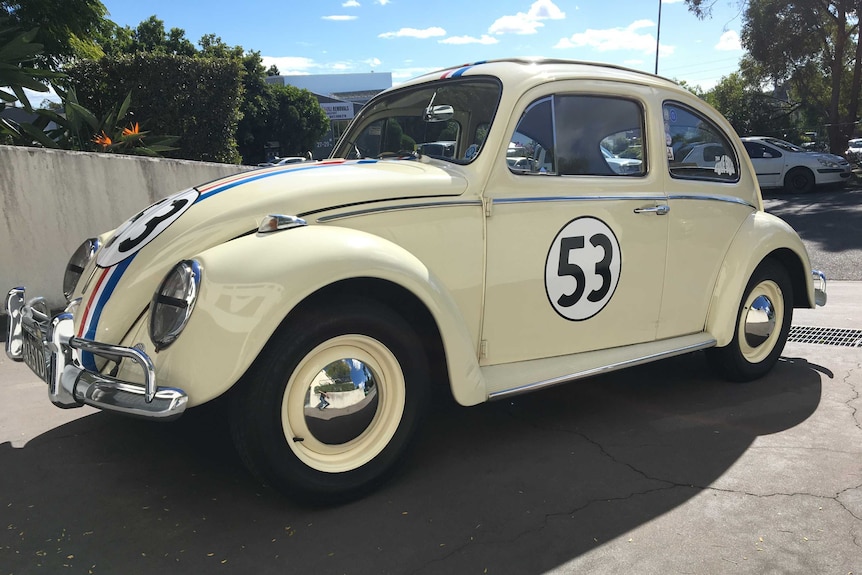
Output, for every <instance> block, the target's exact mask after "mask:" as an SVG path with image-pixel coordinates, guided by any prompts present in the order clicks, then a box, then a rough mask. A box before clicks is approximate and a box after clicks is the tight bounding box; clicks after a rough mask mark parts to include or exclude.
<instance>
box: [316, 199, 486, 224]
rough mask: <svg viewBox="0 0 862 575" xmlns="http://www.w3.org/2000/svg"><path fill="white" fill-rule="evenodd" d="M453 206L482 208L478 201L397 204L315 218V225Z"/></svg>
mask: <svg viewBox="0 0 862 575" xmlns="http://www.w3.org/2000/svg"><path fill="white" fill-rule="evenodd" d="M454 206H479V207H481V206H482V202H481V201H480V200H457V201H452V202H423V203H420V204H399V205H397V206H381V207H375V208H366V209H364V210H354V211H352V212H344V213H343V214H333V215H331V216H321V217H319V218H317V220H316V221H317V223H319V224H322V223H325V222H331V221H334V220H340V219H343V218H352V217H354V216H364V215H368V214H374V213H382V212H394V211H399V210H416V209H420V208H449V207H454Z"/></svg>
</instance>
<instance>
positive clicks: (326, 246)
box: [7, 60, 825, 499]
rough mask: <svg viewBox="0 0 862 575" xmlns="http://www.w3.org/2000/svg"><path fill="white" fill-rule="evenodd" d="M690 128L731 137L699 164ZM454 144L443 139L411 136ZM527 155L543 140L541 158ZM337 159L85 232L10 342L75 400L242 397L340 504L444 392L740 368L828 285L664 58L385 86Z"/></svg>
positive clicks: (476, 70)
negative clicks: (431, 149) (615, 374)
mask: <svg viewBox="0 0 862 575" xmlns="http://www.w3.org/2000/svg"><path fill="white" fill-rule="evenodd" d="M447 98H449V99H447ZM589 111H593V112H596V111H598V112H601V113H592V114H587V113H585V112H589ZM566 114H575V115H574V116H573V117H579V118H591V120H590V122H591V123H589V125H588V126H586V128H588V129H586V128H585V129H584V130H583V131H582V132H578V131H577V130H574V131H572V130H571V129H570V128H569V126H572V125H573V124H572V123H571V122H563V121H562V120H563V119H565V117H566ZM689 118H690V120H689ZM396 119H397V120H398V121H397V122H396V121H395V120H396ZM584 122H585V123H586V120H584ZM393 124H398V126H399V129H401V128H403V130H402V131H398V130H396V131H395V132H392V131H391V128H392V126H393ZM703 125H707V127H708V129H707V130H705V131H701V132H699V133H697V134H695V133H693V131H694V130H702V128H698V126H703ZM402 132H403V133H402ZM420 132H421V133H420ZM570 132H571V133H570ZM393 133H394V134H395V136H393V137H394V138H395V139H396V140H397V144H396V145H394V147H392V146H387V145H385V142H386V141H387V140H388V139H389V138H390V135H391V134H393ZM405 135H406V136H408V137H407V138H406V139H405V137H404V136H405ZM590 138H592V139H590ZM681 138H682V139H689V140H692V141H698V140H699V139H700V140H702V139H703V138H707V139H708V140H709V139H711V141H713V142H715V143H717V145H719V146H722V147H723V150H724V153H723V154H720V158H719V159H718V160H717V161H716V163H715V165H711V166H706V167H704V166H701V165H690V164H687V163H685V162H682V161H680V160H681V159H680V158H676V157H675V156H674V146H675V144H677V143H678V142H679V140H680V139H681ZM439 141H445V142H447V143H452V146H453V149H454V155H450V151H451V150H449V149H448V148H447V153H446V155H445V156H440V157H434V156H429V155H427V154H421V153H416V151H415V149H414V148H415V146H416V144H417V143H422V142H439ZM405 143H406V145H405ZM584 143H589V146H588V147H587V148H585V149H583V150H581V151H577V148H578V146H583V144H584ZM611 145H615V146H617V147H619V146H628V147H631V148H632V149H637V150H639V153H640V158H641V164H640V166H638V167H637V168H636V169H638V171H636V172H634V173H631V174H625V175H620V174H618V173H617V172H616V171H614V170H612V169H611V167H610V166H608V165H607V163H606V162H604V160H602V158H603V157H604V156H602V153H601V148H602V147H609V146H611ZM363 146H366V147H367V146H371V147H372V149H371V153H369V151H368V149H365V150H363ZM512 149H517V150H519V154H523V153H526V152H529V154H531V156H530V158H529V160H530V162H529V165H530V166H531V167H530V168H529V169H528V170H524V169H521V168H519V169H514V168H512V167H511V166H510V162H507V155H508V154H509V153H511V152H510V150H512ZM617 151H618V150H614V153H616V152H617ZM336 153H339V154H341V155H343V156H348V158H347V159H332V160H328V161H324V162H317V163H303V164H297V165H293V166H286V167H283V168H282V167H275V168H265V169H261V170H255V171H253V172H249V173H246V174H241V175H237V176H233V177H230V178H226V179H223V180H219V181H216V182H211V183H209V184H205V185H202V186H199V187H197V188H195V189H190V190H186V191H184V192H181V193H179V194H175V195H174V196H170V197H168V198H166V199H165V200H163V201H162V202H160V203H158V204H156V205H154V206H152V207H151V208H148V210H145V211H144V212H142V213H141V214H138V215H137V216H135V217H134V218H132V219H131V220H130V221H129V222H127V223H126V224H124V225H123V226H121V227H120V228H118V229H117V230H115V231H114V232H112V233H110V234H106V235H104V236H103V237H102V238H100V240H99V241H98V242H94V243H93V244H92V245H91V249H90V248H86V249H83V252H81V251H80V250H79V254H78V256H76V257H77V258H78V259H77V260H74V259H73V263H74V261H78V262H80V264H82V265H81V266H80V267H81V268H82V269H78V268H74V269H73V272H72V280H71V281H70V284H71V286H70V289H69V291H70V293H69V295H68V297H69V299H70V305H69V308H68V309H67V310H66V312H65V313H64V314H61V315H60V316H58V317H57V318H55V319H54V320H53V322H51V321H50V319H49V318H48V317H47V310H45V309H42V307H43V306H42V305H41V304H40V303H39V302H38V301H33V302H28V303H25V297H24V289H23V288H18V289H16V290H12V291H11V292H10V294H9V297H8V298H7V307H8V309H9V312H10V316H11V318H12V319H11V321H10V333H9V337H8V338H7V352H8V353H9V355H10V356H11V357H13V358H15V359H21V358H24V359H26V360H27V361H28V363H29V364H31V365H32V366H34V369H35V370H36V371H38V372H41V375H43V376H44V377H45V378H46V380H47V381H48V383H49V387H50V394H51V398H52V400H53V401H54V402H55V403H56V404H58V405H61V406H64V407H73V406H77V405H82V404H91V405H95V406H97V407H100V408H103V409H112V410H116V411H121V412H125V413H130V414H133V415H140V416H145V417H150V418H163V419H169V418H173V417H177V416H178V415H180V414H181V413H182V412H183V411H184V410H185V409H186V408H187V407H194V406H196V405H200V404H203V403H206V402H208V401H211V400H213V399H215V398H217V397H219V396H222V395H224V394H225V393H228V392H230V393H233V394H236V396H235V398H234V399H235V401H234V403H235V404H236V405H239V407H236V408H234V409H233V411H232V415H231V417H232V425H233V428H234V432H235V437H236V438H237V443H238V446H239V448H240V451H241V453H242V454H243V457H244V459H245V460H246V461H247V463H248V464H249V466H250V468H252V470H254V471H255V472H256V473H258V474H259V475H260V476H261V477H263V478H264V479H265V480H267V481H270V482H272V483H274V484H275V485H277V486H280V487H282V488H283V489H284V490H285V491H288V492H292V493H299V494H304V495H307V496H310V497H320V498H328V499H332V498H338V497H349V496H355V495H357V494H359V493H362V492H364V490H366V489H367V487H368V486H370V485H372V484H374V483H376V482H378V481H379V480H380V479H381V478H382V477H383V476H384V475H385V474H386V472H387V471H388V470H389V469H391V468H392V466H393V464H394V461H395V460H396V459H397V458H398V456H399V454H401V453H402V452H403V450H404V446H405V445H406V442H407V441H408V439H409V436H410V434H411V432H412V428H413V426H414V424H415V422H417V421H418V420H419V417H418V415H419V414H420V413H421V411H422V407H423V406H422V405H418V404H417V403H423V402H426V399H427V397H426V394H427V389H426V388H428V387H430V386H431V385H440V386H445V387H447V388H448V389H449V390H451V393H452V396H453V397H454V398H455V400H456V401H457V402H458V403H460V404H462V405H474V404H478V403H481V402H483V401H487V400H489V399H494V398H500V397H507V396H509V395H512V394H516V393H522V392H525V391H530V390H533V389H538V388H543V387H546V386H548V385H554V384H557V383H561V382H563V381H570V380H573V379H577V378H579V377H584V376H588V375H592V374H595V373H599V372H602V371H607V370H612V369H618V368H621V367H626V366H630V365H635V364H638V363H643V362H646V361H653V360H656V359H660V358H662V357H669V356H672V355H676V354H680V353H686V352H690V351H695V350H700V349H708V348H720V349H722V350H730V351H725V352H722V353H730V352H732V353H735V355H734V358H736V360H737V363H738V367H739V369H741V370H742V371H743V372H744V373H741V374H740V373H737V374H735V375H734V374H730V375H731V376H732V377H734V376H735V377H736V378H737V379H751V378H752V377H757V376H758V375H761V374H762V373H764V372H765V371H766V370H768V369H769V368H770V367H771V365H772V363H774V360H775V359H777V354H778V353H780V350H781V347H782V346H783V343H784V338H786V335H787V334H786V328H787V327H789V321H790V313H791V311H792V307H813V306H814V305H815V300H816V299H818V298H819V299H820V300H821V302H825V280H823V278H822V275H821V276H816V278H817V281H816V285H817V289H815V284H814V283H813V282H812V281H811V272H810V269H809V261H808V256H807V254H806V251H805V248H804V247H803V245H802V243H801V241H800V240H799V238H798V236H797V235H796V234H795V233H794V232H793V230H792V229H790V228H789V227H788V226H787V225H786V224H784V223H783V222H782V221H781V220H779V219H777V218H774V217H772V216H770V215H768V214H766V213H765V212H763V208H762V203H761V199H760V192H759V188H758V185H757V181H756V179H755V176H754V171H753V169H752V166H751V163H750V162H749V160H748V157H747V155H746V154H745V151H744V149H743V148H742V145H741V143H740V141H739V139H738V138H737V137H736V135H735V134H734V132H733V130H732V128H731V127H730V125H729V124H728V123H727V122H726V121H725V120H724V118H722V117H721V115H720V114H718V113H717V112H715V111H714V110H712V109H711V108H709V107H708V106H707V105H705V104H704V103H703V102H702V101H700V100H699V99H697V98H696V97H694V96H693V95H692V94H690V93H689V92H688V91H686V90H684V89H682V88H680V87H678V86H676V85H675V84H673V83H671V82H668V81H666V80H664V79H661V78H659V77H656V76H652V75H648V74H643V73H639V72H635V71H631V70H625V69H621V68H613V67H605V66H597V65H592V64H585V63H574V62H561V61H541V60H540V61H532V60H509V61H496V62H488V63H481V64H476V65H469V66H463V67H459V68H453V69H448V70H443V71H440V72H438V73H435V74H431V75H428V76H424V77H421V78H417V79H415V80H413V81H411V82H408V83H406V84H404V85H402V86H400V87H399V88H397V89H395V90H393V91H390V92H388V93H384V94H382V95H380V96H378V97H377V98H376V99H375V100H372V102H370V103H369V104H368V105H367V106H366V107H365V109H364V110H363V112H362V113H361V114H360V115H359V116H358V117H357V119H356V120H355V121H354V123H353V124H352V125H351V128H350V129H349V130H348V132H347V133H346V134H345V136H344V137H343V138H342V140H341V142H340V143H339V144H338V146H337V147H336ZM351 156H352V157H351ZM602 162H604V163H602ZM178 262H187V263H186V264H179V267H177V266H178ZM183 266H185V267H183ZM776 268H780V269H781V270H783V271H779V272H775V271H774V270H775V269H776ZM764 269H766V270H767V273H766V274H765V279H764V277H763V276H764V271H763V270H764ZM172 270H173V271H172ZM76 274H77V275H76ZM172 274H173V275H172ZM776 274H777V275H778V276H781V277H778V278H776V277H773V276H775V275H776ZM78 276H79V277H80V279H78ZM67 277H68V276H67ZM752 278H754V279H755V280H757V281H752ZM154 294H156V295H155V296H154ZM790 294H792V295H790ZM788 298H789V299H788ZM151 302H152V303H151ZM764 302H768V303H769V304H770V305H769V306H763V305H761V304H763V303H764ZM766 308H768V309H766ZM165 310H168V312H166V311H165ZM755 312H756V313H755ZM752 314H754V315H752ZM342 315H343V316H344V317H349V318H351V319H341V318H342ZM154 316H156V317H155V318H154ZM384 319H388V321H383V320H384ZM761 319H762V321H761ZM173 321H175V322H176V325H178V326H179V327H178V329H176V330H174V331H173V332H171V331H170V330H167V331H168V332H170V333H168V335H167V336H165V337H162V336H161V335H160V336H159V337H155V336H154V335H153V334H154V330H156V331H158V330H160V329H161V328H160V327H154V325H157V324H158V325H162V324H164V323H165V322H167V324H169V325H174V324H172V323H171V322H173ZM770 321H771V322H772V324H771V326H770V323H769V322H770ZM776 322H777V324H778V325H776ZM755 324H757V326H760V327H757V326H755ZM761 324H762V325H761ZM393 326H394V327H393ZM752 326H754V327H752ZM756 329H763V330H765V331H764V333H763V334H762V338H761V339H757V338H754V339H751V334H749V333H748V332H749V331H750V330H754V331H756ZM40 330H41V331H40ZM159 333H161V332H159ZM28 334H29V335H28ZM402 335H403V338H402V337H401V336H402ZM758 337H759V336H758ZM28 338H29V339H28ZM746 338H748V340H747V339H746ZM40 339H41V341H36V340H40ZM749 340H750V341H749ZM742 341H749V343H748V344H741V343H740V342H742ZM751 342H753V343H751ZM764 342H765V343H764ZM713 351H720V350H713ZM43 353H44V357H43V356H42V355H41V354H43ZM342 360H343V363H346V364H349V366H353V368H356V369H359V368H361V369H362V371H364V372H365V374H366V375H365V376H361V377H360V379H359V380H357V379H356V377H357V376H356V375H355V373H356V372H355V370H354V369H353V368H351V367H348V368H347V369H348V371H349V372H350V374H351V375H350V377H352V378H353V386H354V388H355V389H353V391H356V390H362V392H363V393H362V394H357V393H353V391H351V393H352V395H351V397H359V399H357V400H356V401H357V402H358V403H356V404H346V407H344V408H343V411H342V412H337V413H335V415H332V417H335V416H336V415H339V414H341V415H344V416H345V417H346V416H347V415H348V414H352V413H353V412H354V411H357V410H364V411H365V412H366V413H367V420H365V421H364V423H362V425H361V426H360V427H361V428H360V429H359V430H358V431H356V432H350V433H348V434H347V435H345V436H343V437H341V436H339V437H340V438H337V439H331V438H329V439H327V437H328V436H326V434H325V433H323V432H320V431H318V429H319V428H318V427H317V426H319V425H324V426H326V425H332V424H328V423H321V422H326V421H332V418H330V417H329V414H333V413H334V410H335V409H336V407H337V406H336V403H333V402H335V401H336V400H337V399H338V398H339V397H341V396H338V395H337V393H339V392H326V393H325V394H323V395H321V394H320V393H319V390H320V389H322V388H321V387H320V386H321V385H322V386H323V388H325V389H335V387H332V386H336V385H337V383H338V381H337V380H338V378H336V377H335V376H334V375H333V374H334V373H335V372H336V371H338V370H335V369H331V368H332V365H333V364H334V363H337V362H342ZM285 362H286V363H285ZM752 366H753V367H752ZM339 373H341V376H340V377H342V379H343V378H345V377H347V376H346V375H345V372H343V371H342V372H339ZM330 376H331V377H330ZM363 377H364V378H365V379H362V378H363ZM324 380H325V382H324V383H321V382H322V381H324ZM261 382H267V383H266V384H265V385H264V384H262V383H261ZM363 394H364V395H363ZM318 396H319V399H320V400H321V401H320V403H319V404H318V405H317V411H315V409H314V405H313V404H314V403H315V402H316V401H317V398H318ZM345 397H346V396H345ZM324 399H327V401H324ZM363 402H364V403H363ZM351 405H352V406H353V407H351ZM368 405H371V407H368ZM326 409H330V411H325V410H326ZM351 410H353V411H351ZM318 412H320V413H318ZM324 414H325V415H326V416H325V417H324ZM257 416H259V417H257ZM256 418H257V419H260V420H262V421H264V423H259V422H256V421H255V419H256ZM345 421H346V419H345ZM339 433H341V432H339ZM345 433H346V432H345ZM259 443H263V444H265V445H266V446H265V447H262V446H261V445H259Z"/></svg>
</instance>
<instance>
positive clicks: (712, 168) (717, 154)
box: [663, 102, 739, 182]
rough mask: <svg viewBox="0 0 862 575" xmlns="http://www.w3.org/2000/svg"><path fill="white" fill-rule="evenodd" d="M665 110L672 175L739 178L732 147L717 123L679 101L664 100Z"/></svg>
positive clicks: (696, 177) (717, 178)
mask: <svg viewBox="0 0 862 575" xmlns="http://www.w3.org/2000/svg"><path fill="white" fill-rule="evenodd" d="M663 113H664V130H665V141H666V144H667V159H668V169H669V171H670V175H671V176H673V177H674V178H682V179H690V180H709V181H718V182H736V181H738V180H739V162H738V159H737V157H736V154H735V153H734V151H733V146H731V145H730V140H729V138H728V137H727V136H726V135H725V134H724V132H722V130H721V129H720V128H718V126H716V125H715V124H713V123H712V122H711V121H709V120H708V119H706V118H704V117H703V116H701V115H700V114H698V113H697V112H695V111H694V110H692V109H691V108H689V107H687V106H685V105H683V104H679V103H676V102H665V104H664V109H663Z"/></svg>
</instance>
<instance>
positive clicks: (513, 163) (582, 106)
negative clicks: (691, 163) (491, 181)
mask: <svg viewBox="0 0 862 575" xmlns="http://www.w3.org/2000/svg"><path fill="white" fill-rule="evenodd" d="M643 125H644V115H643V110H642V108H641V106H640V105H638V104H637V103H636V102H634V101H631V100H626V99H622V98H616V97H609V96H592V95H576V94H561V95H556V96H547V97H545V98H542V99H539V100H537V101H535V102H533V103H532V104H531V105H530V106H528V107H527V109H526V110H525V111H524V114H523V116H522V117H521V120H520V121H519V122H518V126H517V128H516V129H515V133H514V134H513V135H512V137H511V138H510V140H509V149H508V150H507V153H506V163H507V164H508V167H509V169H510V170H511V171H512V172H514V173H518V174H557V175H564V176H642V175H644V174H645V173H646V168H645V166H646V164H645V163H644V161H643V147H642V135H643Z"/></svg>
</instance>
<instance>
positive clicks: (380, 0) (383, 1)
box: [377, 0, 390, 6]
mask: <svg viewBox="0 0 862 575" xmlns="http://www.w3.org/2000/svg"><path fill="white" fill-rule="evenodd" d="M389 1H390V0H377V4H380V5H381V6H386V5H387V4H389Z"/></svg>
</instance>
